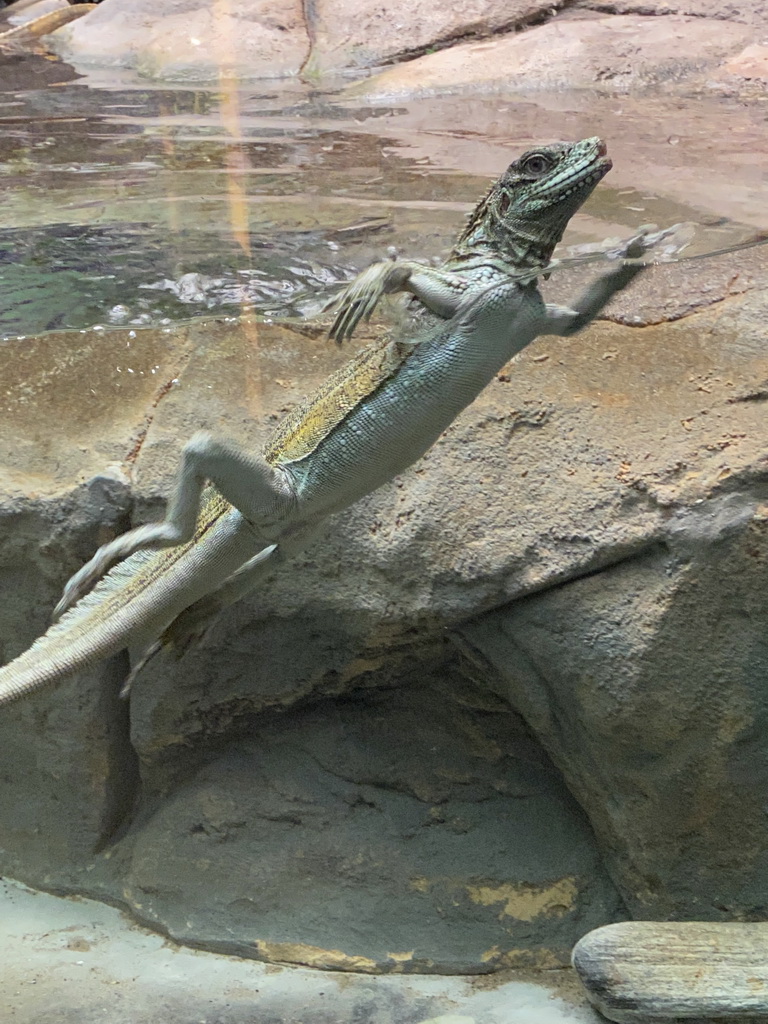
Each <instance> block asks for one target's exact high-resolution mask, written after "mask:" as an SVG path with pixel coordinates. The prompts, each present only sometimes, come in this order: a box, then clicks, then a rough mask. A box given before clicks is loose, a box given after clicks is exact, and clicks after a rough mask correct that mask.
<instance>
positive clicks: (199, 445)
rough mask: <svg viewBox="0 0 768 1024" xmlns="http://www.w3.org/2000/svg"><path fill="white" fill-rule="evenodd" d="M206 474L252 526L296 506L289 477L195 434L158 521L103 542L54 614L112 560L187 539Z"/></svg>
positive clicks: (253, 456) (91, 583) (85, 590)
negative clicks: (167, 502)
mask: <svg viewBox="0 0 768 1024" xmlns="http://www.w3.org/2000/svg"><path fill="white" fill-rule="evenodd" d="M206 480H210V481H211V483H212V484H213V485H214V486H215V487H216V489H217V490H218V491H219V493H220V494H221V495H222V496H223V497H224V498H225V499H226V500H227V501H228V502H229V503H230V504H231V505H232V506H234V508H236V509H237V510H238V511H239V512H240V513H242V515H243V516H244V518H245V519H247V520H248V521H249V522H250V523H252V524H253V525H254V526H255V527H256V528H257V529H258V527H259V526H264V527H266V526H270V525H274V524H276V523H279V522H280V521H281V519H283V518H284V517H285V516H286V515H287V514H288V513H289V512H290V511H291V510H292V509H293V507H294V506H295V503H296V496H295V493H294V491H293V488H292V486H291V484H290V481H289V479H288V477H287V476H286V475H285V474H284V473H283V472H281V471H280V470H276V469H274V468H273V467H272V466H270V465H268V463H267V462H265V460H264V459H263V458H262V457H261V456H260V455H256V454H254V453H252V452H249V451H246V450H245V449H243V448H241V447H240V446H239V445H237V444H235V443H234V442H231V441H224V440H219V439H217V438H215V437H213V436H212V435H210V434H207V433H199V434H196V435H195V436H194V437H193V438H192V440H191V441H189V442H188V444H187V445H186V446H185V448H184V451H183V453H182V458H181V467H180V469H179V475H178V479H177V482H176V489H175V491H174V495H173V498H172V499H171V502H170V505H169V508H168V514H167V516H166V518H165V519H164V520H163V521H162V522H161V523H150V524H148V525H146V526H139V527H137V528H136V529H135V530H129V531H128V532H127V533H125V534H123V535H122V536H121V537H117V538H116V539H115V540H113V541H110V542H109V543H108V544H104V545H103V546H102V547H100V548H99V550H98V551H97V552H96V554H95V555H94V556H93V558H92V559H91V560H90V562H88V563H87V564H86V565H84V566H83V568H82V569H80V571H79V572H77V573H75V575H74V576H73V577H72V579H71V580H70V581H69V583H67V585H66V587H65V588H64V593H63V595H62V598H61V600H60V601H59V603H58V604H57V606H56V608H55V610H54V613H53V614H54V619H57V618H59V617H60V616H61V615H62V614H63V613H64V612H65V611H66V610H67V609H68V608H70V607H71V606H72V605H73V604H75V602H77V601H79V600H80V598H81V597H83V596H84V595H85V594H86V593H88V591H89V590H90V589H91V588H92V587H93V586H94V584H95V583H96V582H97V581H98V580H99V579H101V577H102V576H104V575H105V573H107V572H108V571H109V570H110V569H111V568H112V566H113V565H115V564H116V563H117V562H119V561H122V560H123V559H124V558H128V557H129V556H130V555H132V554H134V553H135V552H136V551H139V550H141V549H142V548H167V547H175V546H176V545H179V544H186V543H187V542H188V541H189V540H191V539H192V537H193V535H194V531H195V524H196V523H197V517H198V514H199V512H200V496H201V494H202V491H203V488H204V486H205V482H206Z"/></svg>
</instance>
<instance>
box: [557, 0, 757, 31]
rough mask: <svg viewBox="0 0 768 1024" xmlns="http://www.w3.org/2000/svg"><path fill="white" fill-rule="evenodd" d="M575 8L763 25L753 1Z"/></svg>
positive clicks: (598, 0) (589, 1)
mask: <svg viewBox="0 0 768 1024" xmlns="http://www.w3.org/2000/svg"><path fill="white" fill-rule="evenodd" d="M574 7H575V8H576V9H586V10H593V11H603V12H605V13H609V14H642V15H643V16H645V17H648V16H649V15H665V14H686V15H690V16H691V17H694V18H717V19H721V20H723V21H735V22H741V23H742V24H744V25H752V26H753V27H754V28H757V29H762V28H763V27H764V25H765V12H764V10H763V8H762V4H761V3H759V2H758V3H755V2H754V0H746V3H743V2H741V0H576V3H575V4H574ZM569 10H573V8H569Z"/></svg>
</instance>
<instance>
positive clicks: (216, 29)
mask: <svg viewBox="0 0 768 1024" xmlns="http://www.w3.org/2000/svg"><path fill="white" fill-rule="evenodd" d="M48 42H49V44H50V46H51V48H52V49H53V50H54V52H56V53H58V54H60V55H61V56H62V57H63V58H64V59H65V60H67V61H70V62H72V63H74V64H76V65H78V66H80V65H84V66H89V67H105V66H106V67H129V68H136V69H137V70H138V71H139V72H140V73H141V74H143V75H146V76H147V77H149V78H162V79H165V80H167V81H186V80H190V81H210V80H214V81H215V80H217V79H218V76H219V75H220V74H221V73H223V74H231V75H236V76H238V77H240V78H282V77H285V76H287V75H295V74H297V73H298V71H299V69H300V68H301V65H302V63H303V62H304V60H305V58H306V56H307V50H308V45H309V42H308V38H307V35H306V29H305V27H304V19H303V14H302V8H301V5H300V4H299V3H298V0H291V2H282V0H278V2H275V0H254V2H251V3H249V4H248V5H247V6H246V7H244V8H242V7H241V8H237V9H235V8H232V9H231V10H223V9H214V7H212V6H211V5H210V4H207V3H201V2H200V0H165V2H164V3H163V6H162V14H161V15H160V16H159V15H158V5H157V3H155V2H153V0H104V2H103V3H100V4H99V6H98V8H97V9H96V10H95V11H92V12H91V13H90V14H89V15H88V17H87V18H84V19H82V20H80V21H78V22H76V23H74V24H72V25H68V26H66V27H65V28H62V29H60V30H59V31H57V32H55V33H53V34H52V35H51V36H49V37H48Z"/></svg>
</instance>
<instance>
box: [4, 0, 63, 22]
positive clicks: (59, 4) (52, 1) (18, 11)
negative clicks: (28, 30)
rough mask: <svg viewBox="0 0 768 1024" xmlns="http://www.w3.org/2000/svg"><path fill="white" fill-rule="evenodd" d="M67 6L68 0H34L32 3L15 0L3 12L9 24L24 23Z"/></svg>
mask: <svg viewBox="0 0 768 1024" xmlns="http://www.w3.org/2000/svg"><path fill="white" fill-rule="evenodd" d="M67 7H69V3H68V0H34V2H32V3H24V0H17V2H16V3H15V4H12V5H11V6H10V7H8V8H6V10H5V11H4V12H3V13H4V14H6V12H7V17H6V18H5V21H6V22H7V23H8V24H9V25H25V24H26V23H27V22H28V21H34V20H35V18H40V17H42V15H44V14H50V13H51V12H52V11H59V10H64V9H65V8H67Z"/></svg>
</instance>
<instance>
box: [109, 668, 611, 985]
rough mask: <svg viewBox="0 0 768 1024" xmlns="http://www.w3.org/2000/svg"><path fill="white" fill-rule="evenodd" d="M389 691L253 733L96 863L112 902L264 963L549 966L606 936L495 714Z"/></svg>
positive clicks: (591, 878) (547, 799)
mask: <svg viewBox="0 0 768 1024" xmlns="http://www.w3.org/2000/svg"><path fill="white" fill-rule="evenodd" d="M407 684H408V685H407V688H405V689H403V688H400V689H383V690H375V691H368V692H365V693H363V694H358V695H357V696H356V699H355V700H354V701H352V700H349V699H337V700H326V701H322V702H320V703H317V704H314V705H313V706H311V707H304V708H301V709H295V710H294V711H293V712H292V713H291V714H290V715H279V716H260V717H259V718H257V719H253V720H252V723H251V725H250V727H249V728H248V730H247V738H243V739H241V740H235V741H234V742H231V743H230V744H228V745H227V746H226V747H225V749H224V750H223V751H219V752H216V753H214V754H213V757H212V759H211V760H209V761H208V762H207V763H206V764H204V765H203V766H202V767H201V768H199V769H198V770H197V771H196V772H193V773H192V774H190V775H189V776H188V777H187V778H186V779H185V781H184V782H183V783H182V784H181V785H180V786H178V787H177V788H175V789H174V791H173V792H172V793H171V794H170V795H169V796H168V797H167V798H165V799H162V800H160V801H158V805H157V809H156V811H155V812H154V813H153V814H152V815H151V816H150V817H149V819H148V820H147V821H146V822H145V823H144V824H142V825H141V826H139V827H138V828H136V829H135V830H134V831H133V832H132V833H131V834H129V836H128V837H127V838H126V839H125V840H123V841H122V842H121V843H120V844H119V845H118V847H117V848H116V849H115V850H113V852H112V856H113V858H117V859H118V861H119V860H120V859H121V858H122V857H126V856H127V857H129V867H128V869H127V870H126V872H125V873H124V874H122V873H121V875H120V878H119V879H118V880H117V883H118V885H117V888H116V889H115V891H114V896H115V897H116V898H118V899H120V900H125V901H127V903H128V906H129V907H130V908H131V910H132V911H133V913H134V914H135V915H136V916H137V917H139V918H140V919H141V920H143V921H145V922H147V923H149V924H151V925H152V926H154V927H159V928H160V929H161V930H162V931H163V932H167V933H168V934H170V935H171V936H172V937H174V938H175V939H177V940H180V941H182V942H184V941H186V942H193V943H195V944H199V943H202V944H204V945H205V946H206V947H207V948H213V949H219V950H221V951H225V952H235V953H238V954H239V955H242V956H251V957H257V958H259V959H266V960H271V961H277V962H288V963H295V964H304V965H307V966H314V967H324V968H336V969H338V968H342V969H348V970H356V971H364V972H382V971H383V972H388V971H394V972H398V973H399V972H403V971H406V972H412V971H418V972H424V971H426V972H437V973H460V974H461V973H477V972H480V973H483V972H486V971H493V970H497V969H499V968H500V967H505V966H506V967H512V966H515V967H534V966H535V967H554V966H562V965H565V964H567V963H568V958H569V955H570V949H571V947H572V945H573V942H574V941H575V940H576V939H577V938H578V937H579V936H580V935H582V934H583V932H584V931H585V930H586V929H588V928H589V927H590V926H591V925H592V924H594V923H595V922H600V923H603V922H605V921H610V920H616V919H617V918H620V917H622V916H624V915H623V908H622V905H621V902H620V901H619V900H618V898H617V896H616V893H615V890H614V889H613V887H612V885H611V883H610V882H609V881H608V879H607V876H606V875H605V873H604V870H603V868H602V865H601V863H600V859H599V855H598V854H597V851H596V848H595V845H594V841H593V838H592V836H591V833H590V830H589V827H588V826H587V824H586V822H585V821H584V819H583V818H582V816H581V814H580V812H579V811H578V809H577V808H576V806H575V805H574V803H573V800H572V798H571V797H570V794H568V792H567V790H566V789H565V788H564V787H563V786H562V784H561V783H560V781H559V779H558V777H557V774H556V773H554V772H553V771H552V768H551V766H550V765H549V764H548V761H547V759H546V758H545V757H543V756H542V754H541V750H540V748H539V747H538V744H536V743H535V742H532V741H531V739H530V738H529V736H528V735H527V734H526V730H525V728H524V726H523V725H522V723H521V722H520V720H519V719H517V718H516V716H515V715H513V714H510V713H509V711H508V709H507V708H506V707H505V706H504V705H503V704H502V703H501V702H498V701H497V702H495V706H494V702H490V703H489V701H488V699H487V698H485V697H483V694H482V693H475V692H473V690H472V688H468V687H467V684H466V682H462V681H461V679H456V678H452V674H451V673H450V672H445V673H443V674H442V675H441V676H439V677H437V678H435V679H434V680H433V681H432V685H431V686H425V685H423V684H420V683H419V682H418V681H417V680H416V679H411V680H407ZM483 703H485V705H486V706H485V707H484V706H482V705H483ZM208 756H209V757H211V754H210V752H209V754H208ZM107 891H109V889H107Z"/></svg>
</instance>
